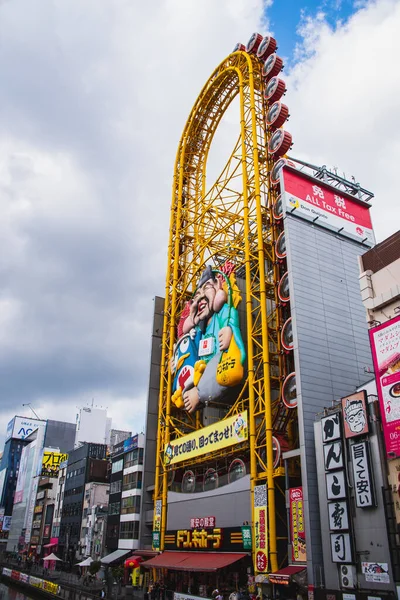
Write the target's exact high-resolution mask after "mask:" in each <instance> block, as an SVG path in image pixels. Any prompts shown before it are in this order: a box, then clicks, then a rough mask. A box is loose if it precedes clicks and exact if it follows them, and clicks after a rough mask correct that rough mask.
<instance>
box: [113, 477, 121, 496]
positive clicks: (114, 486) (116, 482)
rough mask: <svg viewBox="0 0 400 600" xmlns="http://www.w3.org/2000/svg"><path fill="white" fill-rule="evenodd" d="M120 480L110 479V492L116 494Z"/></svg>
mask: <svg viewBox="0 0 400 600" xmlns="http://www.w3.org/2000/svg"><path fill="white" fill-rule="evenodd" d="M121 485H122V481H121V480H119V481H112V482H111V484H110V494H118V492H120V491H121Z"/></svg>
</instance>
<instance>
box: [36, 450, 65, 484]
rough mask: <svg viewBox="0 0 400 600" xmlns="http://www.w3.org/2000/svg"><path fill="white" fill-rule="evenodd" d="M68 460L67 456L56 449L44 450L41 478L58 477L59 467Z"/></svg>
mask: <svg viewBox="0 0 400 600" xmlns="http://www.w3.org/2000/svg"><path fill="white" fill-rule="evenodd" d="M66 460H68V454H65V453H62V452H60V451H59V450H58V449H54V448H45V449H44V450H43V457H42V470H41V476H42V477H58V473H59V471H60V465H61V464H62V463H63V462H65V461H66Z"/></svg>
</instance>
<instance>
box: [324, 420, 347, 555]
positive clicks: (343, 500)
mask: <svg viewBox="0 0 400 600" xmlns="http://www.w3.org/2000/svg"><path fill="white" fill-rule="evenodd" d="M321 424H322V442H323V453H324V465H325V482H326V495H327V499H328V518H329V530H330V543H331V553H332V562H336V563H351V562H353V551H352V543H351V534H350V518H349V510H348V504H347V480H346V471H345V459H344V449H345V443H346V442H345V440H343V439H342V427H341V418H340V413H339V412H335V413H332V414H330V415H328V416H326V417H324V418H323V419H322V420H321Z"/></svg>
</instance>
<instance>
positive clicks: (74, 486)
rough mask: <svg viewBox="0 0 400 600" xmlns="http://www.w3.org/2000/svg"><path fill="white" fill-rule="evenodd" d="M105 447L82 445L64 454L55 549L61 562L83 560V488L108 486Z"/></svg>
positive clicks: (102, 445)
mask: <svg viewBox="0 0 400 600" xmlns="http://www.w3.org/2000/svg"><path fill="white" fill-rule="evenodd" d="M106 456H107V446H106V445H105V444H82V445H81V446H80V447H79V448H75V449H74V450H73V451H72V452H70V453H69V455H68V464H67V469H66V476H65V485H64V499H63V505H62V514H61V522H60V535H59V543H58V549H59V553H60V554H61V556H63V558H64V560H66V561H68V562H70V563H71V564H75V562H76V559H79V558H82V557H83V550H82V546H81V527H82V518H83V504H84V499H85V486H86V484H88V483H108V480H109V462H108V460H107V458H106Z"/></svg>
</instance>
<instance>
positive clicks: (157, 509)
mask: <svg viewBox="0 0 400 600" xmlns="http://www.w3.org/2000/svg"><path fill="white" fill-rule="evenodd" d="M161 509H162V500H156V503H155V505H154V518H153V543H152V546H153V550H159V549H160V543H161Z"/></svg>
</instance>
